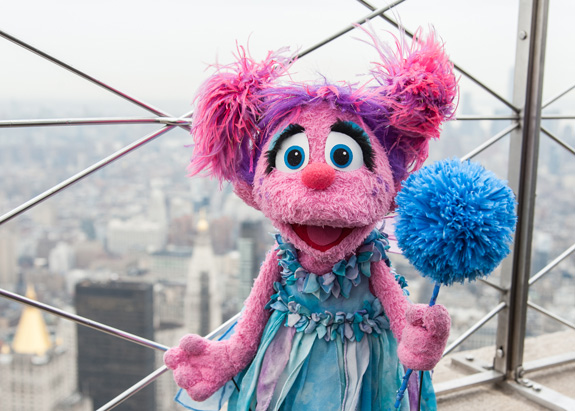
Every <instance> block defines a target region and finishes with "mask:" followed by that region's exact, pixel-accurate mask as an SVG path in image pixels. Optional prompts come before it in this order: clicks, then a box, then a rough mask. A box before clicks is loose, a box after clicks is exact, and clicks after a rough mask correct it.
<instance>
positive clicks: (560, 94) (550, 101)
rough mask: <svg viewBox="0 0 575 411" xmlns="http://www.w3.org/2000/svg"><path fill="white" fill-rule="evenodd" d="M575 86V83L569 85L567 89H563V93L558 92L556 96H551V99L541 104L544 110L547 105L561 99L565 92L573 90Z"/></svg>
mask: <svg viewBox="0 0 575 411" xmlns="http://www.w3.org/2000/svg"><path fill="white" fill-rule="evenodd" d="M574 88H575V84H573V85H572V86H571V87H569V88H568V89H567V90H565V91H562V92H561V93H559V94H557V95H556V96H555V97H551V98H550V99H549V100H547V101H546V102H544V103H543V104H542V105H541V110H543V109H544V108H545V107H547V106H549V105H551V104H552V103H554V102H556V101H557V100H559V99H560V98H561V97H563V96H564V95H565V94H567V93H569V92H570V91H571V90H573V89H574Z"/></svg>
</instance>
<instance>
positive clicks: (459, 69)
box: [357, 0, 519, 113]
mask: <svg viewBox="0 0 575 411" xmlns="http://www.w3.org/2000/svg"><path fill="white" fill-rule="evenodd" d="M357 1H358V2H359V3H361V4H362V5H364V6H365V7H367V8H368V9H370V10H375V6H373V5H372V4H370V3H368V2H367V1H365V0H357ZM379 16H380V17H381V18H382V19H384V20H385V21H387V22H388V23H389V24H391V25H392V26H395V27H396V28H398V29H399V28H400V26H399V24H398V23H397V22H396V21H394V20H393V19H391V18H389V17H387V16H386V15H384V14H380V15H379ZM401 29H402V30H403V31H404V32H405V34H407V35H408V36H409V37H411V38H413V33H412V32H410V31H408V30H407V29H405V28H403V27H402V28H401ZM452 63H453V62H452ZM453 67H455V69H457V70H458V71H459V72H460V73H461V74H463V75H464V76H465V77H467V78H468V79H469V80H471V81H473V82H474V83H475V84H477V85H478V86H479V87H481V88H482V89H484V90H485V91H487V92H488V93H489V94H491V95H492V96H493V97H495V98H496V99H497V100H499V101H500V102H502V103H503V104H505V105H506V106H507V107H509V108H510V109H511V110H513V111H514V112H515V113H519V108H517V107H515V106H514V105H513V104H511V103H510V102H509V101H508V100H507V99H506V98H504V97H502V96H501V95H499V94H498V93H497V92H495V91H494V90H492V89H491V88H489V87H488V86H487V85H485V84H483V83H482V82H481V81H479V80H478V79H477V78H475V77H474V76H473V75H472V74H471V73H469V72H468V71H467V70H464V69H463V68H462V67H461V66H459V65H458V64H455V63H453Z"/></svg>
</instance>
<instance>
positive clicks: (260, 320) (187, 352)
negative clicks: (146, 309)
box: [164, 252, 280, 401]
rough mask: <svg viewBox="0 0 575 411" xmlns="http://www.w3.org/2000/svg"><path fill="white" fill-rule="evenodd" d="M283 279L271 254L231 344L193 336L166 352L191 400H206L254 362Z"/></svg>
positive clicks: (166, 356)
mask: <svg viewBox="0 0 575 411" xmlns="http://www.w3.org/2000/svg"><path fill="white" fill-rule="evenodd" d="M279 279H280V274H279V268H278V263H277V258H276V255H275V253H273V252H270V253H268V255H267V257H266V260H265V261H264V263H263V264H262V267H261V269H260V274H259V276H258V278H257V279H256V281H255V283H254V287H253V288H252V292H251V293H250V295H249V297H248V299H247V300H246V302H245V308H244V311H243V313H242V316H241V319H240V321H239V322H238V324H237V325H236V327H235V333H234V335H233V336H232V337H231V338H230V339H229V340H226V341H211V340H206V339H205V338H202V337H200V336H198V335H194V334H189V335H186V336H184V337H183V338H182V339H181V341H180V345H179V346H177V347H174V348H171V349H170V350H168V351H167V352H166V354H165V355H164V362H165V363H166V365H167V366H168V368H170V369H172V370H174V380H175V381H176V383H177V384H178V385H179V386H180V387H182V388H183V389H185V390H186V391H187V392H188V394H189V396H190V397H191V398H193V399H194V400H196V401H204V400H206V399H207V398H209V397H210V396H211V395H212V394H214V393H215V392H216V391H217V390H218V389H219V388H220V387H222V386H223V385H224V384H225V383H226V382H227V381H229V380H230V379H231V378H232V377H234V376H235V375H236V374H238V372H240V371H241V370H243V369H244V368H245V367H246V366H247V365H248V364H249V363H250V361H251V360H252V359H253V357H254V356H255V354H256V352H257V349H258V346H259V343H260V339H261V336H262V333H263V330H264V328H265V325H266V322H267V320H268V318H269V315H270V314H269V312H268V311H267V310H266V309H265V306H266V304H267V303H268V301H269V298H270V296H271V295H272V294H273V284H274V282H275V281H278V280H279Z"/></svg>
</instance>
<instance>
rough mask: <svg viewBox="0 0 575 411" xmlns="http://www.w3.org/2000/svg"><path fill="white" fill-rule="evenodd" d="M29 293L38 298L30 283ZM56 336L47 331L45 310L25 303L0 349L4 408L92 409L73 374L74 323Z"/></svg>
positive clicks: (5, 410) (0, 388)
mask: <svg viewBox="0 0 575 411" xmlns="http://www.w3.org/2000/svg"><path fill="white" fill-rule="evenodd" d="M26 296H27V297H28V298H30V299H36V294H35V292H34V289H33V288H32V287H31V286H28V290H27V292H26ZM61 332H62V333H65V334H66V335H60V336H58V338H54V336H52V335H51V334H50V332H49V331H48V328H47V326H46V323H45V321H44V318H43V316H42V312H41V311H40V310H39V309H37V308H34V307H30V306H26V307H25V308H24V309H23V311H22V315H21V317H20V320H19V322H18V326H17V328H16V332H15V334H14V339H13V341H12V344H11V346H10V345H2V349H1V351H0V392H1V393H2V399H1V401H0V409H2V411H21V410H26V411H46V410H49V411H52V410H62V411H90V410H92V404H91V401H90V400H89V398H87V397H85V396H82V395H80V394H79V393H78V392H77V390H76V380H75V378H74V376H73V374H71V370H74V364H75V361H76V358H75V355H74V347H73V346H70V345H69V344H70V341H73V339H74V332H73V326H72V324H71V323H67V324H64V327H61Z"/></svg>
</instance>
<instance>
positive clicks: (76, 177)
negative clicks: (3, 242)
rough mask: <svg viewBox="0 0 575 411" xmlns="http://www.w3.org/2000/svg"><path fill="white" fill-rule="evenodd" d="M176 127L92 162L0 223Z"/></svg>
mask: <svg viewBox="0 0 575 411" xmlns="http://www.w3.org/2000/svg"><path fill="white" fill-rule="evenodd" d="M174 127H176V126H164V127H163V128H161V129H159V130H157V131H154V132H153V133H150V134H148V135H147V136H145V137H143V138H141V139H139V140H137V141H135V142H133V143H132V144H129V145H127V146H126V147H124V148H122V149H120V150H118V151H116V152H115V153H113V154H112V155H110V156H108V157H106V158H104V159H102V160H100V161H98V162H97V163H94V164H92V165H91V166H90V167H88V168H86V169H84V170H82V171H80V172H79V173H77V174H75V175H73V176H72V177H70V178H68V179H67V180H64V181H62V182H60V183H59V184H56V185H55V186H53V187H52V188H50V189H48V190H46V191H44V192H43V193H42V194H39V195H37V196H36V197H34V198H32V199H31V200H28V201H26V202H25V203H23V204H21V205H20V206H18V207H16V208H14V209H13V210H12V211H9V212H8V213H6V214H4V215H3V216H1V217H0V225H2V224H4V223H5V222H7V221H9V220H11V219H13V218H14V217H17V216H19V215H20V214H22V213H24V212H25V211H27V210H29V209H30V208H32V207H34V206H36V205H38V204H39V203H41V202H42V201H44V200H46V199H48V198H50V197H52V196H53V195H54V194H56V193H59V192H60V191H62V190H64V189H65V188H68V187H69V186H71V185H72V184H74V183H76V182H78V181H80V180H81V179H83V178H84V177H87V176H89V175H90V174H92V173H93V172H95V171H97V170H99V169H101V168H102V167H105V166H107V165H108V164H110V163H112V162H114V161H116V160H117V159H119V158H121V157H123V156H124V155H126V154H128V153H129V152H131V151H132V150H135V149H137V148H139V147H141V146H142V145H144V144H146V143H149V142H150V141H152V140H154V139H155V138H157V137H159V136H161V135H162V134H164V133H165V132H167V131H170V130H171V129H173V128H174Z"/></svg>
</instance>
